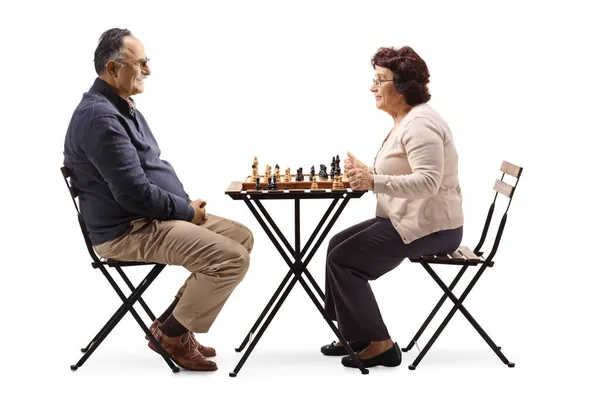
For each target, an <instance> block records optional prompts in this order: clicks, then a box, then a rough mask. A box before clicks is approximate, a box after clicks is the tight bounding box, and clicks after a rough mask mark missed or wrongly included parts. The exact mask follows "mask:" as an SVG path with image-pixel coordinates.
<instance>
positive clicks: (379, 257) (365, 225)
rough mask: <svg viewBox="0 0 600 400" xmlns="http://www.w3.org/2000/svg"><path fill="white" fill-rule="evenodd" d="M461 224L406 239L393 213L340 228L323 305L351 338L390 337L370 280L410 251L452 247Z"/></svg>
mask: <svg viewBox="0 0 600 400" xmlns="http://www.w3.org/2000/svg"><path fill="white" fill-rule="evenodd" d="M462 233H463V231H462V227H460V228H457V229H452V230H445V231H439V232H435V233H432V234H430V235H427V236H425V237H422V238H420V239H417V240H415V241H413V242H411V243H409V244H405V243H404V242H403V241H402V239H401V238H400V235H399V234H398V232H397V231H396V229H395V228H394V226H393V225H392V223H391V222H390V220H389V219H386V218H379V217H377V218H372V219H369V220H367V221H364V222H361V223H359V224H356V225H354V226H351V227H350V228H348V229H346V230H343V231H341V232H340V233H338V234H336V235H335V236H333V238H331V241H330V242H329V246H328V248H327V267H326V277H325V310H326V311H327V313H328V314H329V316H330V317H331V318H332V319H333V320H334V321H338V327H339V329H340V331H341V333H342V335H343V336H344V338H345V339H346V340H348V341H358V340H372V341H380V340H386V339H390V334H389V333H388V331H387V328H386V326H385V324H384V322H383V319H382V317H381V313H380V311H379V307H378V306H377V302H376V301H375V297H374V296H373V292H372V291H371V286H370V285H369V282H368V281H370V280H375V279H377V278H379V277H380V276H382V275H383V274H385V273H386V272H389V271H391V270H392V269H394V268H396V267H397V266H398V265H399V264H400V263H401V262H402V261H403V260H404V259H405V258H406V257H418V256H422V255H430V254H439V253H451V252H453V251H455V250H456V249H457V248H458V246H459V245H460V243H461V240H462Z"/></svg>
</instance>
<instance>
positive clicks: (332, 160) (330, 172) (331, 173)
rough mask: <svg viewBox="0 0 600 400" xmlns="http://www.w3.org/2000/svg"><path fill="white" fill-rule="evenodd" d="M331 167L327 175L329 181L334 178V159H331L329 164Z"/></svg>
mask: <svg viewBox="0 0 600 400" xmlns="http://www.w3.org/2000/svg"><path fill="white" fill-rule="evenodd" d="M329 165H330V166H331V169H330V170H329V174H330V177H331V179H332V180H333V178H335V171H336V168H335V157H331V164H329Z"/></svg>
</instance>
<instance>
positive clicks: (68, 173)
mask: <svg viewBox="0 0 600 400" xmlns="http://www.w3.org/2000/svg"><path fill="white" fill-rule="evenodd" d="M60 172H61V173H62V176H63V178H64V180H65V183H66V184H67V188H68V189H69V194H70V195H71V200H73V205H74V206H75V210H76V211H77V220H78V221H79V227H80V228H81V233H82V235H83V239H84V240H85V245H86V246H87V249H88V253H90V257H92V259H93V260H94V262H95V263H100V260H99V259H98V256H97V255H96V252H95V251H94V248H93V247H92V240H91V239H90V235H89V232H88V230H87V228H86V227H85V222H84V221H83V216H82V215H81V212H80V211H79V207H78V206H77V201H76V199H77V197H78V196H79V193H78V192H77V189H76V188H75V187H74V186H73V182H72V171H71V170H70V169H69V168H67V167H64V166H63V167H61V168H60Z"/></svg>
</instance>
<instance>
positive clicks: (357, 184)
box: [347, 164, 375, 190]
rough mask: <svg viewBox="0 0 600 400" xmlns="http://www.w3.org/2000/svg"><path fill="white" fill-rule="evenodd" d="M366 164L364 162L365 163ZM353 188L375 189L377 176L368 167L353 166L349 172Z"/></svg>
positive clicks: (349, 179)
mask: <svg viewBox="0 0 600 400" xmlns="http://www.w3.org/2000/svg"><path fill="white" fill-rule="evenodd" d="M363 165H364V164H363ZM347 175H348V181H350V187H351V188H352V190H373V189H374V186H375V176H374V175H373V174H372V173H371V172H369V170H368V169H367V168H353V169H351V170H350V171H348V173H347Z"/></svg>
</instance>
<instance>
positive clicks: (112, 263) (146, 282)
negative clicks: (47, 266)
mask: <svg viewBox="0 0 600 400" xmlns="http://www.w3.org/2000/svg"><path fill="white" fill-rule="evenodd" d="M60 171H61V172H62V175H63V178H64V180H65V183H66V184H67V188H68V189H69V193H70V194H71V199H72V200H73V205H74V206H75V210H76V211H77V218H78V220H79V226H80V228H81V233H82V234H83V238H84V240H85V244H86V246H87V249H88V252H89V253H90V256H91V257H92V260H93V262H92V267H93V268H96V269H99V270H100V271H101V272H102V274H103V275H104V276H105V277H106V279H108V282H109V283H110V284H111V286H112V287H113V288H114V289H115V291H116V292H117V295H118V296H119V297H120V298H121V301H122V302H123V304H122V305H121V306H120V307H119V308H118V309H117V311H116V312H115V313H114V314H113V316H112V317H110V319H109V320H108V321H107V322H106V324H105V325H104V326H103V327H102V329H100V331H99V332H98V333H97V334H96V336H94V338H93V339H92V340H91V341H90V343H89V344H88V345H87V346H85V347H84V348H82V349H81V352H82V353H85V354H84V355H83V357H81V359H80V360H79V361H78V362H77V364H74V365H71V370H73V371H76V370H77V369H78V368H79V367H81V366H82V365H83V363H85V362H86V360H87V359H88V358H89V357H90V356H91V355H92V354H93V353H94V351H96V349H97V348H98V346H100V344H101V343H102V341H103V340H104V339H106V337H107V336H108V335H109V334H110V332H111V331H112V330H113V328H114V327H115V326H117V324H118V323H119V321H121V319H122V318H123V316H125V314H126V313H127V311H129V312H130V313H131V315H133V318H135V320H136V321H137V323H138V324H139V325H140V327H141V328H142V330H143V331H144V333H145V334H146V337H147V338H149V339H150V340H151V341H152V344H153V345H154V347H155V348H156V349H159V352H160V354H161V355H162V357H163V358H164V360H165V361H166V363H167V365H169V367H170V368H171V370H172V371H173V372H179V368H178V367H177V366H175V364H173V361H171V358H170V357H169V355H168V354H167V353H166V352H165V350H164V349H163V348H162V347H161V345H160V344H159V343H158V341H157V340H156V338H155V337H154V335H153V334H151V333H150V330H149V329H148V327H147V326H146V325H145V324H144V322H143V321H142V319H141V318H140V316H139V314H138V313H137V311H136V310H135V309H134V308H133V306H134V304H135V303H139V304H140V305H141V306H142V308H143V309H144V311H146V313H147V314H148V316H149V317H150V319H151V320H152V321H154V320H155V319H156V317H155V316H154V314H153V313H152V311H151V310H150V308H149V307H148V305H147V304H146V302H145V301H144V300H143V299H142V294H143V293H144V292H145V291H146V289H148V287H150V284H152V282H153V281H154V279H156V277H157V276H158V274H160V273H161V271H162V270H163V268H164V267H165V264H158V263H148V262H129V261H117V260H110V259H108V260H105V261H102V260H101V259H100V258H98V256H97V255H96V253H95V252H94V249H93V247H92V242H91V240H90V237H89V234H88V231H87V228H86V227H85V223H84V221H83V216H82V215H81V212H80V211H79V207H78V206H77V202H76V201H75V199H76V198H77V196H78V192H77V189H76V188H75V187H74V186H73V184H72V183H73V182H72V173H71V171H70V170H69V169H68V168H66V167H61V169H60ZM138 265H154V267H153V268H152V270H151V271H150V272H149V273H148V275H146V277H145V278H144V279H143V280H142V282H141V283H140V284H139V285H138V286H137V287H135V286H133V284H132V283H131V281H130V280H129V278H128V277H127V275H125V272H123V270H122V267H131V266H138ZM106 266H108V267H111V268H114V269H116V270H117V272H118V273H119V275H120V276H121V278H123V280H124V281H125V284H126V285H127V287H128V288H129V289H130V290H131V292H132V293H131V295H129V297H126V296H125V294H124V293H123V292H122V291H121V289H120V288H119V285H118V284H117V283H116V282H115V280H114V279H113V278H112V276H111V275H110V273H109V272H108V270H107V269H106Z"/></svg>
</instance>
